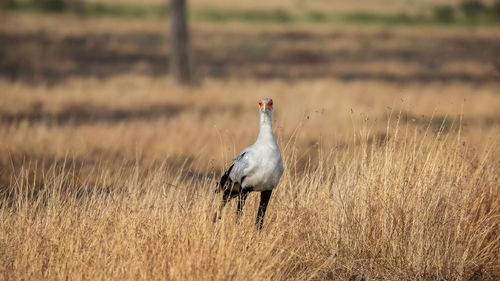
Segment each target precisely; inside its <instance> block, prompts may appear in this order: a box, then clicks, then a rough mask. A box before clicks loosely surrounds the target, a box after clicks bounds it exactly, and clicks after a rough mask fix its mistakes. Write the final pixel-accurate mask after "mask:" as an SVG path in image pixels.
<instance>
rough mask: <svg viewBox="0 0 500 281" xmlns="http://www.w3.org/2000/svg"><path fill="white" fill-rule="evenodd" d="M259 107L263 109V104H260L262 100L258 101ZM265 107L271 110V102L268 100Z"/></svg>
mask: <svg viewBox="0 0 500 281" xmlns="http://www.w3.org/2000/svg"><path fill="white" fill-rule="evenodd" d="M259 106H260V108H263V107H264V103H263V102H262V100H259ZM266 106H267V107H268V108H273V100H270V101H268V102H267V103H266Z"/></svg>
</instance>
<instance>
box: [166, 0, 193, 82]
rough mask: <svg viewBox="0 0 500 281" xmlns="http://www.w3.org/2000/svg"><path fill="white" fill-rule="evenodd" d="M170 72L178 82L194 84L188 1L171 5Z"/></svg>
mask: <svg viewBox="0 0 500 281" xmlns="http://www.w3.org/2000/svg"><path fill="white" fill-rule="evenodd" d="M169 59H170V72H171V73H172V75H173V76H174V79H175V81H176V82H178V83H180V84H183V85H189V84H191V83H192V75H191V61H190V48H189V34H188V28H187V21H186V1H185V0H171V3H170V58H169Z"/></svg>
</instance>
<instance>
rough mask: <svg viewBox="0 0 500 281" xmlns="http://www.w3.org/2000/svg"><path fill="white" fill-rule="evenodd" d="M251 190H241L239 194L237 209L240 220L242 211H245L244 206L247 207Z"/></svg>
mask: <svg viewBox="0 0 500 281" xmlns="http://www.w3.org/2000/svg"><path fill="white" fill-rule="evenodd" d="M248 192H249V191H241V192H240V194H239V195H238V210H236V215H237V216H238V220H239V219H240V216H241V213H242V212H243V207H245V200H247V197H248Z"/></svg>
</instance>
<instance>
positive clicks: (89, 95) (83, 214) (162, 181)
mask: <svg viewBox="0 0 500 281" xmlns="http://www.w3.org/2000/svg"><path fill="white" fill-rule="evenodd" d="M65 20H68V21H69V22H70V23H74V22H73V21H72V19H65ZM19 22H22V23H24V25H19V27H17V28H16V27H15V26H14V25H13V24H7V25H4V26H3V29H1V32H2V34H3V35H2V36H6V35H5V34H7V35H8V36H11V35H16V34H17V35H20V36H19V38H22V37H23V36H22V35H26V34H27V35H28V36H27V38H32V37H30V36H32V35H30V34H32V33H31V32H32V31H33V30H35V31H36V30H37V28H40V25H41V26H42V28H46V29H45V30H50V32H49V33H48V34H46V37H43V38H45V39H43V40H45V41H43V40H42V41H43V42H45V43H47V42H49V43H50V42H52V43H50V44H46V45H45V46H52V45H54V46H55V47H53V48H52V47H46V49H43V48H42V47H41V46H39V45H37V44H35V43H32V42H31V43H29V42H28V43H25V44H20V45H16V46H21V47H22V46H24V47H25V48H28V49H29V48H30V47H29V46H31V48H35V49H37V50H38V48H40V50H41V51H40V54H41V55H40V54H38V51H30V50H25V49H23V52H25V53H24V54H25V56H24V58H26V57H28V58H33V59H32V60H25V61H26V63H27V64H29V63H31V62H33V61H38V60H37V59H38V58H42V57H43V56H53V57H54V58H63V59H65V62H69V63H75V64H76V65H77V67H74V68H73V67H70V69H77V70H79V69H80V68H84V67H96V66H95V65H93V64H92V62H90V63H88V64H83V63H81V62H78V61H77V59H76V58H75V59H72V58H73V57H72V56H71V55H68V57H58V52H57V51H54V50H64V48H61V49H58V48H59V47H58V45H57V43H53V42H64V40H65V38H66V37H65V36H67V37H69V38H73V39H75V38H76V39H78V38H80V37H91V36H93V34H94V33H93V31H92V28H96V27H99V26H101V27H102V26H106V27H113V28H110V29H109V30H106V31H105V32H103V30H102V29H101V30H96V31H95V33H98V34H107V35H106V36H110V38H111V40H110V42H111V43H109V42H108V41H99V40H98V39H95V40H96V41H93V40H89V41H88V42H87V43H88V46H87V45H86V47H85V48H88V51H89V52H90V53H91V52H92V51H97V50H103V48H102V45H99V44H96V45H92V44H93V43H95V42H97V43H99V42H101V43H102V42H105V43H106V42H108V43H109V44H112V42H113V40H114V38H121V37H120V35H123V34H125V35H126V34H127V32H129V31H130V30H134V31H140V30H143V32H146V33H147V32H151V33H155V32H157V33H159V32H161V31H160V28H159V27H158V26H155V25H154V24H152V23H146V24H144V25H142V24H139V23H131V25H130V26H127V25H125V24H124V23H121V25H120V24H118V25H117V24H116V23H115V22H106V21H102V22H100V21H96V22H89V23H88V25H87V28H88V29H85V27H82V26H75V25H71V24H67V25H61V26H60V27H58V26H57V25H55V21H52V20H50V19H46V20H43V21H41V22H36V21H31V19H28V20H25V19H19ZM49 26H50V27H51V28H53V30H52V29H50V28H48V27H49ZM88 26H90V27H88ZM114 27H116V29H117V30H116V33H115V31H113V30H114ZM127 27H129V28H130V30H129V31H127ZM78 28H81V30H78ZM162 28H163V27H162ZM197 28H198V29H197V30H199V32H200V34H201V36H200V37H198V39H195V42H202V41H203V40H202V39H203V38H208V40H207V42H208V43H207V45H202V44H201V43H196V44H199V45H198V46H199V48H205V49H204V51H205V54H207V55H209V56H210V57H215V58H217V57H218V56H219V55H220V54H222V53H224V52H223V51H221V50H219V49H218V48H219V46H223V45H224V44H222V43H218V44H213V45H211V44H212V43H213V42H215V41H216V40H220V38H221V37H224V35H227V34H233V33H231V28H230V27H224V28H221V30H222V31H221V34H222V35H219V37H216V36H214V37H215V39H210V38H212V36H213V35H214V34H216V33H215V32H212V31H213V30H214V29H215V27H197ZM351 31H352V30H349V31H348V32H346V33H349V32H351ZM243 32H244V33H243V35H240V37H238V38H237V39H234V37H231V38H229V39H228V41H230V42H231V40H236V43H239V42H243V43H244V42H245V41H244V40H243V39H241V38H243V37H245V36H250V37H249V38H255V37H259V36H261V35H262V34H267V35H268V38H270V39H269V40H276V39H274V38H277V37H279V36H281V35H283V34H292V35H293V34H295V35H297V34H299V35H300V34H305V35H307V36H310V37H306V38H309V39H308V40H312V41H311V42H315V44H318V45H322V46H323V47H324V48H325V50H326V51H327V53H328V51H330V50H333V49H334V48H339V50H341V51H342V50H350V49H352V48H353V46H354V47H355V46H356V45H355V43H353V42H352V41H353V40H352V39H349V38H347V39H346V38H345V37H344V35H343V34H346V33H342V31H341V30H336V31H335V32H337V33H336V34H340V36H339V37H335V38H340V39H337V41H336V42H337V43H340V44H341V46H342V47H339V46H338V45H336V44H333V43H334V42H330V41H328V40H327V39H325V38H327V37H322V34H325V36H326V35H327V31H311V32H310V33H309V32H308V31H307V30H301V31H300V32H302V33H295V31H294V30H274V31H266V32H267V33H266V32H263V31H262V30H257V31H255V30H250V29H248V30H243ZM245 32H246V33H245ZM354 32H360V34H361V35H359V34H358V35H359V38H361V37H365V36H368V37H370V36H372V37H371V38H374V39H372V40H371V42H372V43H373V44H374V46H375V47H377V48H378V47H381V48H385V49H384V53H386V54H388V55H387V56H388V57H389V58H396V59H395V60H394V61H396V62H395V63H393V64H389V65H388V66H387V67H385V66H384V64H383V63H381V62H378V61H376V62H375V63H372V62H371V60H368V61H366V62H365V61H358V62H357V64H356V65H355V66H352V67H353V68H356V69H355V71H359V72H363V71H366V72H370V73H378V72H380V71H386V72H387V73H389V74H388V75H395V76H397V75H402V74H401V73H403V74H404V75H408V77H410V78H411V79H410V80H409V82H398V81H397V80H391V79H378V78H375V79H354V80H346V79H342V78H338V76H335V71H333V70H331V69H330V70H329V69H326V70H324V71H319V70H317V73H327V74H329V75H326V74H324V75H317V76H314V77H308V78H300V76H297V77H299V78H295V79H286V78H279V77H271V78H267V79H263V78H259V76H258V75H255V73H258V71H259V68H260V67H262V68H271V73H273V72H274V73H279V72H280V71H281V70H280V68H278V69H275V68H272V67H273V65H272V63H267V64H266V63H265V62H262V64H250V63H247V64H245V66H246V69H245V70H239V71H240V72H238V71H237V67H234V66H232V67H234V68H230V69H231V71H228V74H227V75H226V76H224V77H223V78H213V77H212V76H211V75H207V77H206V78H205V79H203V80H202V83H201V84H200V85H199V87H196V88H192V89H184V88H180V87H177V86H175V85H174V84H172V83H171V82H170V81H169V80H168V79H165V78H164V77H163V76H162V75H159V76H154V75H150V73H149V72H148V71H144V69H143V68H139V69H137V68H130V69H128V71H126V72H120V73H114V74H113V75H110V76H106V77H104V78H101V77H95V76H87V75H84V74H82V73H80V72H78V71H75V72H70V75H68V77H64V79H63V78H60V79H56V80H54V81H52V83H43V82H40V80H36V79H35V81H30V80H29V79H26V78H25V76H24V75H25V73H24V72H23V68H22V67H21V68H20V69H21V70H20V71H19V73H18V76H16V77H15V79H10V78H8V75H4V76H2V77H3V78H1V79H0V123H1V126H0V191H1V192H0V198H1V199H0V274H1V275H0V276H1V277H0V279H5V280H11V279H13V280H19V279H30V280H38V279H46V280H60V279H69V280H80V279H85V280H95V279H114V280H122V279H133V280H137V279H142V280H153V279H160V280H165V279H175V280H221V279H222V280H226V279H231V280H328V279H332V280H339V279H340V280H361V279H363V280H375V279H379V280H380V279H384V280H385V279H388V280H498V279H499V278H500V264H499V262H498V260H499V259H500V238H499V237H500V235H499V234H500V216H499V214H500V212H499V211H500V173H499V171H500V162H499V161H498V159H499V157H500V150H499V147H498V145H499V142H498V140H499V138H500V130H499V120H500V96H499V95H498V93H499V91H498V90H499V85H498V82H495V81H492V80H491V79H490V78H491V77H493V75H497V73H495V70H494V69H492V68H491V67H490V66H484V64H481V63H480V62H482V61H483V60H484V59H485V58H483V57H481V56H480V55H475V54H471V55H470V57H468V58H467V59H463V60H461V59H459V58H460V57H461V54H462V53H460V52H457V53H453V52H454V51H453V48H451V47H450V49H449V50H450V51H449V54H454V56H456V57H451V58H450V57H448V58H447V59H449V60H450V61H449V64H446V65H445V66H443V67H438V68H437V70H435V71H436V73H437V74H440V75H444V76H446V75H451V74H450V73H453V71H461V73H462V74H461V75H465V76H466V77H471V78H470V79H465V80H464V81H461V80H460V79H451V80H446V81H445V82H443V81H439V80H430V81H429V80H425V79H424V80H422V79H414V77H415V76H418V75H416V74H415V73H412V71H416V72H418V73H420V72H424V71H425V69H426V68H425V67H422V66H421V65H420V64H418V61H419V59H418V58H420V57H417V58H416V59H414V63H415V64H416V65H413V66H412V65H410V66H407V65H405V62H406V61H405V58H399V59H397V55H394V54H397V53H398V52H397V50H398V49H397V47H395V46H397V45H398V44H397V43H398V42H399V43H401V42H404V41H405V38H408V37H406V36H409V37H412V36H415V37H416V38H419V39H421V38H423V37H425V36H424V35H423V34H425V33H426V32H419V31H404V30H403V31H397V32H395V33H391V34H390V36H384V37H383V38H385V39H384V40H382V41H379V40H378V39H377V38H379V37H377V36H376V35H374V34H379V32H380V31H378V30H370V29H368V30H364V31H355V30H354ZM406 32H408V33H406ZM455 32H457V33H458V35H457V34H451V35H450V34H447V33H446V34H445V33H444V32H443V31H435V32H430V33H431V34H432V35H431V36H433V37H434V38H436V39H437V40H442V42H447V41H450V40H451V41H453V40H452V39H453V38H455V39H457V37H458V39H457V40H458V41H460V42H472V41H474V40H475V39H477V38H482V41H481V42H482V44H483V45H485V46H486V45H487V46H490V47H491V48H493V47H494V46H496V45H495V44H497V43H496V42H497V41H498V40H497V39H496V38H498V36H497V35H496V33H495V32H490V31H486V33H485V34H484V33H480V32H479V34H478V33H471V34H469V35H468V34H466V33H465V32H464V33H462V32H461V31H455ZM349 34H350V33H349ZM233 35H234V34H233ZM358 35H356V36H354V37H355V38H358V37H357V36H358ZM317 36H318V37H317ZM292 37H293V36H292ZM9 38H10V37H9ZM54 38H55V39H54ZM96 38H99V37H96ZM127 38H128V37H127ZM141 38H142V37H141ZM146 38H155V37H154V36H153V37H146ZM217 38H218V39H217ZM293 38H295V39H293ZM293 38H292V39H290V41H287V40H286V39H283V40H282V41H279V40H277V41H276V42H277V43H279V44H282V46H281V47H283V48H285V49H286V48H288V49H289V50H290V49H292V50H293V49H294V48H299V49H300V48H304V49H306V50H309V49H308V48H312V47H311V46H307V45H304V46H301V45H300V44H299V43H301V42H298V41H300V40H302V39H300V38H302V37H298V38H299V39H300V40H299V39H297V37H293ZM122 39H123V38H122ZM127 40H132V39H127ZM127 40H124V41H120V40H119V39H117V42H121V43H123V44H124V45H125V46H122V45H120V46H118V47H116V45H115V47H113V46H108V47H110V49H111V50H120V51H123V50H129V51H130V52H131V53H133V54H134V55H136V56H138V57H139V58H141V56H143V55H144V54H147V53H149V52H155V51H158V52H161V51H159V49H160V48H159V47H158V46H153V47H151V46H149V45H141V44H144V43H143V42H142V41H141V43H130V42H131V41H127ZM196 40H198V41H196ZM210 40H213V41H210ZM238 40H241V41H238ZM297 40H298V41H297ZM304 40H305V39H304ZM315 40H318V41H315ZM322 40H325V41H322ZM332 40H333V39H332ZM77 41H78V40H77ZM132 41H133V40H132ZM388 41H390V42H388ZM16 42H18V43H19V42H21V43H22V42H23V41H22V40H20V41H16ZM127 42H128V43H127ZM391 42H392V44H391ZM302 43H304V42H302ZM323 43H328V44H323ZM30 44H31V45H30ZM51 44H52V45H51ZM127 44H130V45H127ZM352 44H354V45H352ZM471 44H472V43H471ZM93 46H94V47H93ZM273 46H274V45H273ZM372 46H373V45H372ZM384 46H385V47H384ZM426 46H428V45H426ZM449 46H452V45H449ZM453 46H455V45H453ZM471 46H472V45H471ZM474 46H475V45H474ZM114 48H116V49H114ZM127 48H130V49H127ZM415 48H416V49H418V50H420V49H419V47H415ZM420 48H421V47H420ZM11 49H12V48H11ZM11 49H8V50H11ZM424 49H425V48H424ZM265 50H267V49H265V48H264V51H265ZM279 50H282V49H279ZM368 50H372V49H370V48H368ZM432 50H434V49H432ZM485 50H486V48H485ZM300 51H301V52H303V50H302V49H301V50H300ZM273 52H274V53H272V55H273V56H276V58H278V57H279V56H278V55H277V54H279V53H280V52H281V51H278V49H276V50H274V49H273ZM111 53H112V52H110V54H111ZM310 53H315V49H314V48H312V50H310ZM121 54H122V55H118V56H117V57H119V58H120V57H122V56H124V55H123V53H121ZM244 54H245V52H243V51H237V52H236V53H235V56H234V57H231V58H232V59H235V58H242V59H243V58H245V57H244ZM250 54H251V53H250ZM258 54H260V53H257V55H256V56H257V57H259V55H258ZM341 54H345V53H342V52H341ZM417 54H420V53H419V52H417ZM426 54H427V53H425V51H422V55H421V57H426ZM249 56H251V55H249ZM328 56H330V55H328ZM450 56H451V55H450ZM13 57H14V59H13V61H14V62H16V60H15V59H16V57H15V56H13ZM353 57H355V58H357V57H358V56H353ZM437 57H439V56H437ZM9 58H12V57H9ZM221 58H222V59H224V57H221ZM332 58H338V55H332ZM373 58H377V56H374V57H373ZM462 58H463V57H462ZM407 59H408V58H407ZM249 60H251V59H249ZM389 60H390V59H389ZM229 61H230V60H229ZM236 61H237V63H238V62H239V63H241V62H242V61H238V60H236ZM333 61H335V60H333ZM243 62H245V61H243ZM292 62H294V63H295V64H288V69H286V71H288V72H290V73H293V72H297V73H311V72H314V71H316V70H314V69H313V70H311V68H314V67H317V66H315V65H314V64H312V65H309V64H308V63H307V62H302V63H297V62H296V61H292ZM447 62H448V61H447ZM94 64H97V63H95V62H94ZM277 64H279V61H278V63H277ZM347 64H348V62H346V65H347ZM14 65H18V64H16V63H14ZM207 65H208V66H210V65H211V64H210V63H207ZM332 65H333V67H335V64H334V63H332ZM100 66H101V67H102V66H103V65H100ZM104 66H105V67H110V66H109V65H104ZM464 66H465V69H464ZM23 67H27V68H28V69H30V68H29V67H30V66H29V65H28V66H26V65H23ZM145 67H146V68H147V67H148V64H146V65H145ZM412 67H413V68H412ZM98 68H99V67H97V68H96V69H98ZM54 69H55V68H54ZM54 69H51V71H55V72H54V73H56V74H58V75H61V73H63V72H64V70H63V71H61V73H59V72H57V71H56V70H57V69H56V70H54ZM208 69H211V68H210V67H208ZM412 69H413V70H412ZM233 70H234V73H233ZM243 71H246V72H245V73H246V74H241V73H243ZM492 72H493V74H492ZM33 73H35V75H41V76H42V77H43V75H45V74H46V73H45V72H44V71H43V70H40V71H39V72H37V71H36V69H35V71H34V72H33ZM209 73H210V72H209ZM418 73H417V74H418ZM463 73H465V74H463ZM467 75H468V76H467ZM484 77H490V78H488V79H486V80H485V81H486V82H484V80H482V79H484ZM265 96H269V97H273V99H274V100H275V107H276V109H275V124H274V126H275V132H276V134H277V137H278V141H279V144H280V147H281V150H282V153H283V156H284V160H285V166H286V171H285V174H284V176H283V178H282V180H281V182H280V185H279V186H278V188H277V189H276V191H275V192H274V193H273V196H272V198H271V201H270V206H269V209H268V212H267V214H266V221H265V225H264V229H263V230H262V231H260V232H258V231H257V230H256V229H255V227H254V225H253V222H254V219H255V215H256V210H257V203H258V199H257V195H255V194H253V195H252V196H251V197H250V199H249V200H248V204H247V206H246V207H245V211H244V214H243V217H242V220H241V221H240V222H239V223H237V222H236V218H235V217H236V216H235V211H236V210H235V209H236V206H235V205H234V202H233V204H232V205H231V206H230V207H229V208H226V209H225V211H224V214H223V219H222V220H221V221H218V222H216V223H213V222H212V220H211V219H212V218H213V214H214V211H215V210H216V207H217V204H218V200H219V198H218V197H216V194H214V193H213V191H214V189H215V181H216V180H217V178H218V175H220V173H221V172H222V170H223V169H224V167H225V166H227V164H228V163H229V161H230V159H231V158H232V157H233V156H234V155H235V153H237V152H238V151H239V150H240V149H242V148H244V147H245V146H247V145H249V144H250V143H251V142H252V141H253V140H254V138H255V136H256V134H257V130H258V126H257V124H258V122H257V118H258V116H257V114H256V107H257V103H256V102H257V99H258V98H260V97H265Z"/></svg>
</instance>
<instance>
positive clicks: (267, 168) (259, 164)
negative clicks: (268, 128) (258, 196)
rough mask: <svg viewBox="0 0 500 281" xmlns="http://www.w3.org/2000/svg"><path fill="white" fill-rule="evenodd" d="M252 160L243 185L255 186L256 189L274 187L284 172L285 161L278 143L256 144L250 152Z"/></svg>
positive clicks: (246, 170) (262, 189)
mask: <svg viewBox="0 0 500 281" xmlns="http://www.w3.org/2000/svg"><path fill="white" fill-rule="evenodd" d="M249 159H251V162H250V163H249V166H248V167H247V168H246V169H245V171H244V174H245V175H246V176H245V180H244V181H243V187H253V190H254V191H264V190H272V189H274V188H275V187H276V186H277V185H278V183H279V180H280V178H281V175H282V174H283V170H284V167H283V162H282V160H281V154H280V151H279V148H278V146H277V145H275V144H273V145H262V146H255V149H253V150H252V151H251V152H250V155H249Z"/></svg>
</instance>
